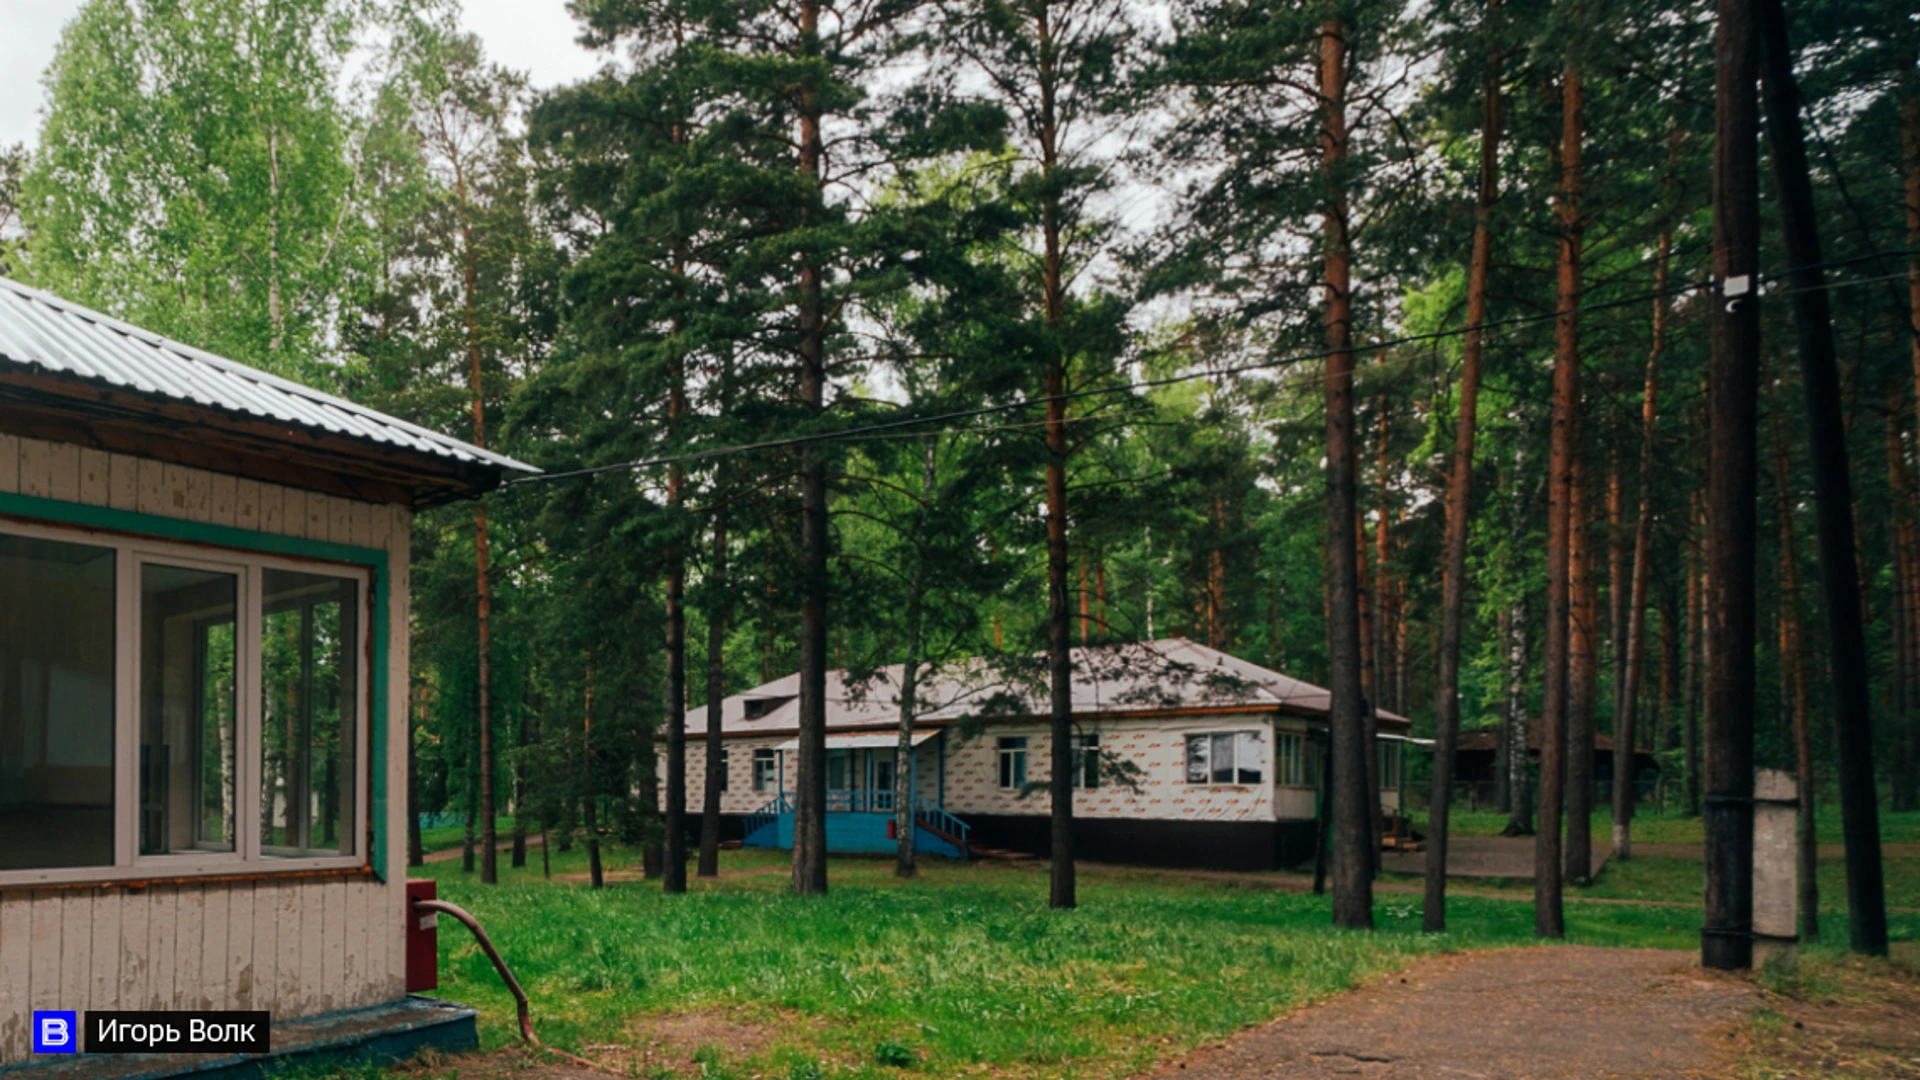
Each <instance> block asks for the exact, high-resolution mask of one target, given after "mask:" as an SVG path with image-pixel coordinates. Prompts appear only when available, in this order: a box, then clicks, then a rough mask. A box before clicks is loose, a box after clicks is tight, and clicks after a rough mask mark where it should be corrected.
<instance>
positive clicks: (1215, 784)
mask: <svg viewBox="0 0 1920 1080" xmlns="http://www.w3.org/2000/svg"><path fill="white" fill-rule="evenodd" d="M1222 736H1226V737H1227V738H1229V739H1230V740H1231V742H1230V745H1231V746H1232V747H1233V755H1234V761H1233V776H1234V778H1233V779H1232V780H1215V779H1214V778H1213V768H1214V763H1213V749H1212V746H1213V744H1212V740H1214V739H1217V738H1220V737H1222ZM1195 739H1206V740H1208V744H1207V746H1208V749H1207V778H1206V779H1205V780H1195V779H1194V778H1193V740H1195ZM1248 739H1251V740H1252V741H1253V743H1254V745H1255V746H1259V747H1262V748H1263V749H1262V750H1261V751H1260V759H1259V760H1260V767H1259V769H1258V771H1259V773H1260V778H1259V779H1257V780H1242V779H1240V771H1241V770H1240V746H1241V744H1242V743H1243V742H1245V741H1246V740H1248ZM1266 745H1267V739H1266V733H1265V732H1263V731H1261V730H1260V729H1258V728H1227V729H1225V730H1218V731H1189V732H1187V733H1186V735H1185V737H1184V738H1182V739H1181V741H1180V782H1181V783H1182V784H1183V785H1184V786H1186V787H1193V788H1203V787H1212V788H1257V787H1265V786H1266V784H1267V781H1268V780H1269V779H1270V778H1271V776H1272V771H1271V770H1270V769H1268V768H1267V767H1266V766H1267V754H1266V751H1265V750H1264V747H1265V746H1266ZM1249 771H1252V770H1249Z"/></svg>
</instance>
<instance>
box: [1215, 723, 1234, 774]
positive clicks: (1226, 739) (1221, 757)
mask: <svg viewBox="0 0 1920 1080" xmlns="http://www.w3.org/2000/svg"><path fill="white" fill-rule="evenodd" d="M1212 753H1213V782H1214V783H1216V784H1231V783H1233V736H1232V735H1215V736H1213V751H1212Z"/></svg>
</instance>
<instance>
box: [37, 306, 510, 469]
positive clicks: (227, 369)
mask: <svg viewBox="0 0 1920 1080" xmlns="http://www.w3.org/2000/svg"><path fill="white" fill-rule="evenodd" d="M0 287H5V288H6V289H8V290H9V291H12V292H13V293H15V294H16V295H18V296H19V297H20V298H21V299H23V300H26V301H28V302H31V303H39V304H44V305H46V306H47V307H50V308H53V309H54V310H56V311H58V312H60V313H61V314H64V315H69V316H72V317H73V318H76V319H79V320H81V321H83V322H90V323H93V324H95V325H97V326H99V327H100V328H102V329H104V330H109V331H112V332H113V333H117V334H121V335H123V336H125V337H129V338H132V339H134V340H136V341H139V342H141V343H142V344H145V345H147V346H149V347H150V348H153V349H154V350H156V351H157V352H160V353H170V354H172V355H173V356H174V357H175V358H177V359H178V360H182V361H185V362H187V363H189V364H205V365H206V366H208V367H211V368H214V369H216V370H218V371H220V372H221V373H222V374H225V375H228V376H231V377H233V378H236V379H243V380H245V381H247V382H251V383H255V384H257V385H259V386H262V387H265V388H268V389H272V390H276V391H278V392H280V393H282V394H285V395H287V396H288V397H291V398H295V399H298V400H299V401H300V402H302V403H303V404H304V405H305V406H306V407H307V409H319V408H330V409H337V410H339V411H340V412H342V413H344V414H346V415H345V417H343V418H342V419H341V420H340V421H336V422H339V423H342V424H343V426H348V427H350V428H351V429H352V430H351V431H350V432H346V433H347V434H351V435H353V436H355V437H358V438H362V439H366V440H368V441H370V442H376V443H385V444H387V445H392V446H398V447H402V448H408V449H416V450H417V449H419V448H418V447H412V448H409V447H406V445H405V444H404V443H403V442H401V441H400V440H397V439H393V438H391V437H382V436H381V434H379V433H377V432H370V431H366V430H365V429H364V427H363V425H365V424H367V423H369V422H371V423H374V424H377V425H383V426H387V427H391V428H394V429H397V430H398V431H401V432H405V433H407V434H408V435H411V436H413V437H415V438H418V439H422V440H424V441H426V442H427V443H429V444H437V445H439V446H440V447H442V448H443V449H445V450H448V451H453V452H456V453H463V454H470V455H473V456H476V457H478V458H480V459H481V460H483V461H487V462H491V463H492V464H495V465H499V466H502V467H505V468H510V469H517V470H519V471H521V472H526V473H534V474H537V473H539V472H541V470H540V469H538V468H536V467H534V466H532V465H528V464H526V463H525V462H522V461H517V460H515V459H513V458H510V457H508V456H506V455H505V454H501V453H498V452H496V451H493V450H488V449H487V448H485V447H481V446H475V445H473V444H472V443H470V442H467V441H466V440H464V439H461V438H458V437H456V436H453V435H447V434H443V433H441V432H437V431H433V430H432V429H430V428H425V427H421V426H420V425H418V424H415V423H412V422H410V421H407V420H402V419H401V418H399V417H397V416H393V415H392V414H390V413H384V412H381V411H380V410H378V409H372V408H368V407H367V406H365V405H358V404H355V403H354V402H351V401H348V400H347V399H345V398H342V397H337V396H335V395H333V394H329V393H327V392H326V391H324V390H320V389H317V388H315V387H311V386H308V385H306V384H305V383H300V382H296V381H294V380H292V379H288V378H285V377H283V376H279V375H275V374H273V373H272V372H269V371H263V370H261V369H260V368H256V367H252V366H250V365H247V364H243V363H241V362H239V361H238V360H230V359H228V358H226V357H224V356H220V355H218V354H215V353H211V352H208V351H206V350H205V349H200V348H196V347H194V346H192V345H189V344H187V343H186V342H184V341H178V340H175V339H174V338H170V337H167V336H166V335H164V334H158V333H155V332H154V331H152V330H147V329H145V328H143V327H139V326H135V325H134V324H132V323H129V322H126V321H125V320H122V319H118V318H115V317H114V316H112V315H108V314H105V313H104V312H99V311H95V310H94V309H92V308H89V307H87V306H85V305H84V304H78V303H75V302H73V301H71V300H67V299H65V298H63V297H60V296H56V295H54V294H53V293H50V292H47V291H46V290H44V289H37V288H34V287H33V286H31V285H26V284H22V283H21V282H18V281H15V280H13V279H12V278H8V277H0ZM115 366H118V364H117V363H116V365H115ZM68 374H70V375H73V376H74V377H76V378H83V379H85V378H91V377H90V376H87V375H81V374H78V373H75V372H69V373H68ZM172 378H173V379H174V380H175V381H176V382H178V383H180V384H183V385H185V386H191V387H192V390H193V391H194V392H182V391H180V390H175V391H168V390H166V389H158V388H156V389H152V390H148V389H143V388H141V387H139V386H137V385H135V384H134V383H133V382H132V381H131V380H129V381H128V382H127V383H125V384H123V385H126V386H127V387H128V388H130V389H133V390H135V391H136V392H139V393H158V394H162V395H165V396H168V397H177V398H185V399H186V400H189V401H194V402H196V403H197V404H202V405H211V406H214V407H216V408H223V409H228V410H230V411H233V412H242V413H247V414H250V415H254V416H263V415H267V414H263V413H261V412H259V411H257V410H255V409H251V408H247V407H245V406H244V405H239V404H235V403H229V402H224V401H203V400H201V399H200V398H199V396H198V394H204V393H205V392H206V391H205V388H204V387H203V386H201V385H199V383H200V380H199V379H197V378H194V377H193V376H192V375H191V374H190V373H177V374H173V375H172ZM98 381H109V380H104V379H101V380H98ZM157 381H158V380H156V382H157ZM290 411H294V412H296V413H297V412H300V411H303V410H300V409H294V410H290ZM267 418H268V419H272V420H276V421H278V422H281V423H294V424H299V425H301V426H305V427H315V426H319V425H317V424H316V423H314V422H313V421H311V420H307V419H289V418H287V417H279V416H267ZM428 452H429V453H431V452H432V451H428Z"/></svg>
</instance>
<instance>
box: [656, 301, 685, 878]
mask: <svg viewBox="0 0 1920 1080" xmlns="http://www.w3.org/2000/svg"><path fill="white" fill-rule="evenodd" d="M680 329H681V328H680V325H679V320H677V319H676V320H675V321H674V325H673V328H672V336H673V338H674V339H675V343H674V346H673V347H675V348H678V338H679V334H680ZM682 365H683V361H682V360H681V359H680V358H678V357H676V358H675V359H674V361H673V365H672V370H671V371H670V372H669V374H668V376H667V378H668V387H667V437H668V438H669V439H670V440H671V439H673V438H675V437H676V436H678V435H679V434H680V432H679V431H678V430H676V429H677V428H678V427H679V426H680V424H681V423H682V422H683V420H684V417H685V414H686V411H687V386H686V372H685V370H684V368H683V366H682ZM686 483H687V476H686V470H685V469H683V468H681V467H680V466H679V465H671V466H668V468H667V510H668V513H670V514H672V515H674V516H675V517H676V518H677V517H678V515H679V513H680V511H681V510H682V509H683V508H684V507H683V504H684V502H685V498H686ZM676 524H677V523H676ZM686 600H687V555H686V549H685V547H684V546H683V545H682V544H681V543H680V541H679V540H678V538H677V537H676V539H675V540H674V541H673V543H672V546H671V548H670V549H669V550H668V552H667V596H666V617H667V626H666V631H667V634H666V636H667V709H666V712H667V715H666V722H667V797H666V809H665V812H664V813H663V814H662V815H661V817H662V818H663V825H664V827H665V829H666V834H667V835H666V849H665V851H664V852H662V856H663V857H664V858H665V860H666V865H665V866H664V867H663V868H662V869H663V870H664V871H665V873H664V874H663V875H662V876H661V881H660V887H661V891H663V892H667V893H683V892H686V891H687V610H686Z"/></svg>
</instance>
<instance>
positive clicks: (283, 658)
mask: <svg viewBox="0 0 1920 1080" xmlns="http://www.w3.org/2000/svg"><path fill="white" fill-rule="evenodd" d="M369 582H370V575H369V574H368V572H367V570H366V569H365V568H363V567H356V566H345V565H337V564H323V563H318V562H309V561H304V560H293V559H285V558H279V557H274V556H265V555H259V554H254V553H250V552H243V551H233V550H225V549H216V548H211V547H202V546H195V545H186V544H175V543H169V542H165V541H158V540H146V539H143V538H140V537H132V536H124V535H119V534H108V533H97V532H88V531H83V530H72V529H59V528H52V527H40V526H34V525H16V524H13V523H0V883H14V882H21V881H32V882H40V881H45V882H59V881H91V880H102V881H105V880H114V879H116V878H131V877H153V876H176V875H178V876H188V875H205V874H230V873H251V872H260V871H270V870H295V869H298V870H307V869H322V868H330V867H351V866H356V865H360V864H362V863H364V862H365V861H366V850H365V849H366V839H365V833H366V820H367V818H366V814H367V795H368V793H367V790H366V787H367V784H366V769H365V764H364V763H365V762H366V761H367V754H368V738H369V734H368V724H367V717H368V708H369V704H370V697H369V695H368V693H367V686H366V682H367V680H366V678H365V670H366V666H367V657H368V654H369V645H368V643H369V640H370V636H369V632H368V618H367V612H368V604H369V595H368V587H369Z"/></svg>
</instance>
